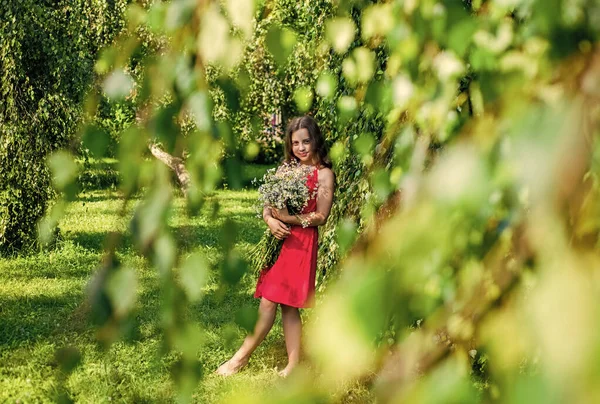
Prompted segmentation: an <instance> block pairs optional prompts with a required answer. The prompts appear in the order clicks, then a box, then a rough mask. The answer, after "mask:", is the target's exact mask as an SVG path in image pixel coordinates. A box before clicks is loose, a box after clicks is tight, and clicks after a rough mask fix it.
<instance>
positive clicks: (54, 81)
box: [0, 0, 126, 253]
mask: <svg viewBox="0 0 600 404" xmlns="http://www.w3.org/2000/svg"><path fill="white" fill-rule="evenodd" d="M125 6H126V2H125V1H103V0H94V1H91V2H90V1H83V0H82V1H55V2H39V1H35V0H24V1H21V0H8V1H5V2H3V4H2V19H1V21H0V66H1V70H0V71H1V74H2V76H1V77H0V94H2V106H1V107H0V131H1V135H0V138H1V139H2V141H1V142H0V212H1V215H0V253H11V252H15V251H19V250H22V249H24V248H29V247H33V246H34V245H35V244H36V238H37V231H36V224H37V223H38V221H39V219H40V218H41V217H42V216H43V215H44V213H45V211H46V207H47V204H48V201H49V200H50V199H51V198H52V196H53V189H52V186H51V183H50V176H51V173H50V170H49V168H48V167H47V165H46V158H47V157H48V156H49V154H50V153H52V152H53V151H56V150H59V149H61V148H66V147H70V148H73V139H74V135H75V134H76V133H77V130H78V125H79V124H80V122H81V118H82V114H83V109H82V104H83V100H84V96H85V94H86V92H87V91H88V90H89V89H90V88H91V85H92V83H93V79H94V70H93V67H94V63H95V62H96V57H97V54H98V51H99V49H100V47H102V46H103V45H104V44H106V43H107V42H109V41H111V39H112V38H114V36H115V35H116V34H117V33H119V32H120V31H121V29H122V27H123V24H124V19H123V12H124V9H125Z"/></svg>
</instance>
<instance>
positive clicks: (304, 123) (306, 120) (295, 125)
mask: <svg viewBox="0 0 600 404" xmlns="http://www.w3.org/2000/svg"><path fill="white" fill-rule="evenodd" d="M300 129H306V130H307V131H308V136H309V138H310V143H311V146H312V149H313V150H314V151H315V155H316V157H317V165H318V166H320V167H327V168H331V160H329V156H328V155H327V154H328V150H327V145H326V144H325V139H324V138H323V134H322V133H321V129H319V125H318V124H317V121H315V119H314V118H313V117H312V116H309V115H305V116H299V117H296V118H292V119H291V120H290V122H289V123H288V126H287V128H286V130H285V161H292V160H298V159H297V158H296V156H294V153H293V152H292V133H294V132H296V131H297V130H300Z"/></svg>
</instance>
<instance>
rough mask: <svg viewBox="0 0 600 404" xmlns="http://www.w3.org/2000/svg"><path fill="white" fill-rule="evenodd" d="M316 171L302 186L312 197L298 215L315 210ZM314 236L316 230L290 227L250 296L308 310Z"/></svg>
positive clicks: (314, 257) (314, 268)
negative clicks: (273, 260) (275, 255)
mask: <svg viewBox="0 0 600 404" xmlns="http://www.w3.org/2000/svg"><path fill="white" fill-rule="evenodd" d="M318 172H319V171H318V170H317V168H315V170H314V171H313V173H312V174H310V175H309V176H308V178H307V180H306V185H307V186H308V189H309V190H310V193H311V194H313V195H314V196H313V197H312V198H311V199H310V200H309V201H308V205H307V206H306V207H305V208H304V209H303V210H302V214H306V213H310V212H315V211H316V210H317V198H316V192H314V191H315V190H316V188H317V181H318ZM318 236H319V234H318V231H317V228H316V227H306V228H303V227H302V226H295V225H292V228H291V230H290V235H289V236H288V237H287V238H286V239H285V240H284V241H283V246H282V247H281V252H280V253H279V257H278V258H277V261H275V263H274V264H273V266H272V267H271V268H268V269H265V270H263V271H262V272H261V274H260V276H259V278H258V283H257V284H256V292H255V293H254V297H257V298H260V297H264V298H265V299H267V300H270V301H272V302H275V303H281V304H285V305H287V306H293V307H310V306H311V305H312V300H313V297H314V294H315V274H316V272H317V250H318V246H317V239H318Z"/></svg>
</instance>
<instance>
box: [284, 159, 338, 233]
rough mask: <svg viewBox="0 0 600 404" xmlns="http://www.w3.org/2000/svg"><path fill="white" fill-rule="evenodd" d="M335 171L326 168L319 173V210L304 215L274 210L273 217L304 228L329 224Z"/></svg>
mask: <svg viewBox="0 0 600 404" xmlns="http://www.w3.org/2000/svg"><path fill="white" fill-rule="evenodd" d="M334 186H335V185H334V176H333V171H331V170H330V169H328V168H325V169H323V170H321V171H320V172H319V188H318V189H317V210H316V211H315V212H311V213H307V214H304V215H290V214H289V213H288V211H287V209H280V210H273V212H272V213H273V216H274V217H275V218H277V219H279V220H281V221H282V222H284V223H288V224H294V225H299V226H302V227H309V226H322V225H324V224H325V223H326V222H327V218H328V217H329V213H330V212H331V205H332V203H333V192H334Z"/></svg>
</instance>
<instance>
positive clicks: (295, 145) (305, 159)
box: [292, 128, 314, 164]
mask: <svg viewBox="0 0 600 404" xmlns="http://www.w3.org/2000/svg"><path fill="white" fill-rule="evenodd" d="M292 153H293V154H294V156H296V157H297V158H298V160H300V163H302V164H312V163H313V160H314V150H313V147H312V142H311V141H310V135H309V133H308V130H307V129H306V128H302V129H298V130H297V131H295V132H294V133H292Z"/></svg>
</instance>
